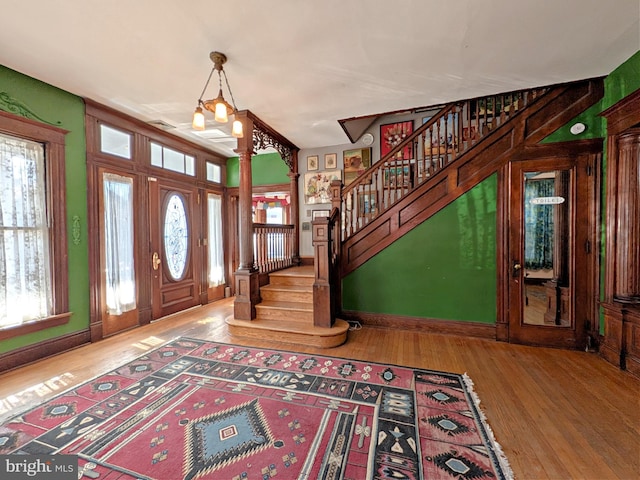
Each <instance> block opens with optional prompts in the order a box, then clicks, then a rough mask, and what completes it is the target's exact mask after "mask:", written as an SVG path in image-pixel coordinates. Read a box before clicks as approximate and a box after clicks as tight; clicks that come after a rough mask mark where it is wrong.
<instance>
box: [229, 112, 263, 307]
mask: <svg viewBox="0 0 640 480" xmlns="http://www.w3.org/2000/svg"><path fill="white" fill-rule="evenodd" d="M235 117H236V120H240V121H241V122H242V124H243V129H244V132H245V133H244V137H242V138H239V139H238V148H237V149H236V150H235V151H236V153H237V154H238V156H239V160H240V161H239V164H240V188H239V196H238V199H239V201H238V217H239V218H238V230H239V235H238V240H239V243H240V249H239V250H240V251H239V253H240V264H239V265H238V270H237V271H236V272H235V287H236V289H235V290H236V291H235V293H236V299H235V302H234V304H233V314H234V317H235V318H237V319H238V320H253V319H254V318H256V304H258V303H260V284H259V280H258V278H259V277H258V269H257V268H256V266H255V261H254V257H253V218H252V212H251V206H252V205H251V202H252V200H251V196H252V191H253V184H252V180H251V156H252V155H253V153H254V152H253V120H252V118H251V117H250V116H249V115H247V111H246V110H245V111H242V112H236V114H235Z"/></svg>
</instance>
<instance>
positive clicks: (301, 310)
mask: <svg viewBox="0 0 640 480" xmlns="http://www.w3.org/2000/svg"><path fill="white" fill-rule="evenodd" d="M256 318H258V319H259V320H263V319H269V320H285V321H291V322H296V323H307V324H309V325H313V303H304V302H278V301H263V302H261V303H259V304H258V305H256Z"/></svg>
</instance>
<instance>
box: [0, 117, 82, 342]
mask: <svg viewBox="0 0 640 480" xmlns="http://www.w3.org/2000/svg"><path fill="white" fill-rule="evenodd" d="M0 130H2V132H4V133H1V134H0V330H1V332H0V338H10V337H11V336H15V335H22V334H24V333H27V332H29V331H35V330H38V329H40V328H46V327H48V326H53V325H59V324H61V323H64V322H66V321H67V319H68V317H69V315H70V314H69V313H68V312H67V310H68V304H69V303H68V297H67V293H66V292H67V290H68V273H67V272H68V267H67V263H66V261H63V259H66V248H67V237H66V204H65V195H64V191H65V182H64V176H65V172H64V134H65V132H64V131H62V130H60V129H57V128H55V127H49V126H45V125H43V126H40V125H39V124H34V123H33V122H28V121H25V120H23V119H21V118H20V117H15V116H9V115H2V116H0ZM54 192H62V194H54ZM58 259H59V261H56V260H58ZM54 265H55V268H53V266H54ZM34 324H38V325H40V326H38V327H34V326H33V325H34Z"/></svg>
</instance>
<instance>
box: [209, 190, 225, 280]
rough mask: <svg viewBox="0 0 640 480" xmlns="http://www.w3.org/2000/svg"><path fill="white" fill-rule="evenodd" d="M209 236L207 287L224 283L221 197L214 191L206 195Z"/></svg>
mask: <svg viewBox="0 0 640 480" xmlns="http://www.w3.org/2000/svg"><path fill="white" fill-rule="evenodd" d="M207 212H208V222H207V223H208V227H209V228H208V230H209V232H208V237H209V245H208V247H209V255H208V256H209V268H208V278H209V288H211V287H217V286H218V285H222V284H223V283H224V248H223V243H222V241H223V233H222V197H221V196H220V195H216V194H215V193H209V194H208V195H207Z"/></svg>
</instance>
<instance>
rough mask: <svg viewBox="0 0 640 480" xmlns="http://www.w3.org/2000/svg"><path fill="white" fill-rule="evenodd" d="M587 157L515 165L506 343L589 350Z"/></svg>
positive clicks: (533, 160)
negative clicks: (585, 348) (507, 336)
mask: <svg viewBox="0 0 640 480" xmlns="http://www.w3.org/2000/svg"><path fill="white" fill-rule="evenodd" d="M588 158H589V156H588V155H582V156H580V155H577V156H566V157H560V158H558V157H553V158H544V159H532V160H525V161H521V162H513V163H512V165H511V178H510V181H511V193H510V194H511V200H510V224H509V257H508V262H509V263H508V270H509V271H508V273H507V274H508V275H509V281H508V284H509V289H508V290H509V341H511V342H515V343H526V344H533V345H545V346H555V347H565V348H584V346H585V344H586V334H587V331H586V329H585V322H586V321H587V318H588V315H589V314H590V312H589V306H588V304H589V300H588V299H589V285H590V280H589V278H590V276H591V275H593V272H591V271H590V267H589V265H590V263H589V262H590V258H589V255H590V254H591V247H590V243H589V242H590V239H589V235H590V234H589V228H588V227H587V226H588V225H589V224H591V220H590V217H589V215H590V212H591V210H592V209H591V208H590V207H589V204H590V200H589V197H590V187H589V185H590V177H589V175H590V174H589V173H588V172H589V168H588V165H587V164H586V163H587V161H588Z"/></svg>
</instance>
